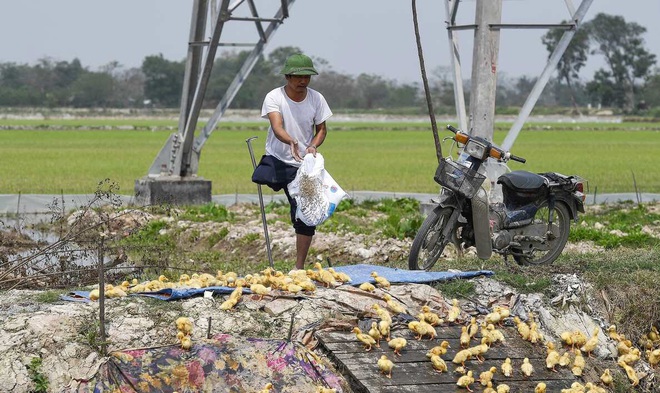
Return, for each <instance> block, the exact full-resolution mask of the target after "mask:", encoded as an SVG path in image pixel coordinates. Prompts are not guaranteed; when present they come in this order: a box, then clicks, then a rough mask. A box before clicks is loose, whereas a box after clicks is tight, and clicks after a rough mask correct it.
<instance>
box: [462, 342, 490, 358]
mask: <svg viewBox="0 0 660 393" xmlns="http://www.w3.org/2000/svg"><path fill="white" fill-rule="evenodd" d="M489 348H490V347H489V346H488V339H487V338H486V337H482V338H481V344H479V345H475V346H474V347H470V348H468V349H467V350H468V351H470V352H471V353H472V356H474V357H476V358H477V360H479V361H480V362H483V361H484V358H483V356H482V355H483V354H485V353H486V352H488V349H489Z"/></svg>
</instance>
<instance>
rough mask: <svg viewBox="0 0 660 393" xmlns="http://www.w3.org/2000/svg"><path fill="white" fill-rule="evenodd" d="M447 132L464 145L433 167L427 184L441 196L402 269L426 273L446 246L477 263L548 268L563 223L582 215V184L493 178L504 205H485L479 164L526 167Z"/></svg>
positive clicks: (550, 175) (556, 176)
mask: <svg viewBox="0 0 660 393" xmlns="http://www.w3.org/2000/svg"><path fill="white" fill-rule="evenodd" d="M447 129H448V130H450V131H452V132H453V133H454V135H453V137H452V138H451V139H453V140H454V141H455V143H458V144H459V146H460V145H462V146H463V148H462V153H461V154H460V156H459V158H458V159H457V160H456V161H454V160H452V158H451V155H450V156H448V157H447V158H445V159H443V160H441V161H440V163H439V165H438V168H437V170H436V172H435V176H434V180H435V181H436V182H437V183H439V184H440V185H441V186H442V189H441V192H440V195H439V198H438V199H437V201H436V202H437V206H436V207H435V208H433V210H432V211H431V212H430V213H429V215H428V216H427V217H426V219H425V220H424V222H423V223H422V225H421V226H420V228H419V231H418V232H417V235H416V236H415V239H414V241H413V244H412V247H411V250H410V255H409V257H408V265H409V268H410V269H411V270H422V269H423V270H429V269H431V268H432V267H433V265H434V264H435V263H436V262H437V261H438V259H440V257H441V256H442V254H443V251H444V250H445V248H446V247H447V245H448V244H449V243H450V242H451V243H452V244H453V245H454V246H455V247H456V250H457V252H458V253H461V252H462V251H463V250H465V249H467V248H469V247H471V246H475V247H476V250H477V256H478V257H479V258H481V259H488V258H490V257H491V255H492V254H493V252H494V253H497V254H500V255H502V256H503V257H504V259H505V260H507V258H508V256H512V257H513V259H514V260H515V261H516V262H517V263H519V264H521V265H526V264H532V265H540V264H551V263H552V262H554V261H555V260H556V259H557V258H558V257H559V255H560V254H561V253H562V251H563V249H564V246H565V245H566V242H567V241H568V235H569V230H570V221H571V220H574V221H577V218H578V212H580V213H584V201H585V197H586V195H585V194H584V185H585V181H584V179H582V178H580V177H578V176H565V175H562V174H560V173H555V172H546V173H539V174H536V173H531V172H527V171H512V172H508V173H504V174H503V175H501V176H499V177H498V178H497V184H498V185H499V186H501V193H502V199H503V201H493V202H489V200H488V195H487V192H486V190H485V189H484V187H482V184H483V183H484V180H485V179H486V176H485V174H484V173H485V167H486V165H485V163H486V161H487V160H488V159H489V158H491V159H493V160H495V161H496V162H499V163H503V164H506V162H508V161H509V160H513V161H518V162H520V163H525V162H526V160H525V159H524V158H522V157H518V156H515V155H513V154H511V153H510V152H508V151H504V150H502V149H501V148H499V147H497V146H496V145H493V144H492V143H490V142H489V141H487V140H486V139H484V138H480V137H475V136H470V135H468V134H466V133H463V132H461V131H460V130H458V129H456V128H454V127H453V126H451V125H448V126H447ZM496 187H497V186H496Z"/></svg>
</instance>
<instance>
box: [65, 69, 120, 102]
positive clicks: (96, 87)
mask: <svg viewBox="0 0 660 393" xmlns="http://www.w3.org/2000/svg"><path fill="white" fill-rule="evenodd" d="M113 83H114V81H113V79H112V76H110V75H109V74H105V73H102V72H86V73H84V74H83V75H81V76H80V77H79V78H78V79H76V81H75V82H74V83H73V85H72V86H71V104H73V106H75V107H83V108H92V107H105V106H108V104H110V101H111V99H112V89H113Z"/></svg>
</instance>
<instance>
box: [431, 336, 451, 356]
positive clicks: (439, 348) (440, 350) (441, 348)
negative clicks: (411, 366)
mask: <svg viewBox="0 0 660 393" xmlns="http://www.w3.org/2000/svg"><path fill="white" fill-rule="evenodd" d="M447 348H451V347H450V346H449V341H446V340H443V341H442V342H441V343H440V345H436V346H435V347H433V348H431V349H429V351H428V352H426V357H428V358H430V357H431V356H432V355H438V356H442V355H444V354H446V353H447Z"/></svg>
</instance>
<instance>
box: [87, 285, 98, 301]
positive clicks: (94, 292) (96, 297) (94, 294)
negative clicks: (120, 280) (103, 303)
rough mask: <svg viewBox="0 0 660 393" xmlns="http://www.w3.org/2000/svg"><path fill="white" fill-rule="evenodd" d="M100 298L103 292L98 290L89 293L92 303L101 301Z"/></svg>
mask: <svg viewBox="0 0 660 393" xmlns="http://www.w3.org/2000/svg"><path fill="white" fill-rule="evenodd" d="M99 297H101V291H99V289H98V288H95V289H92V290H91V291H89V300H92V301H95V300H99Z"/></svg>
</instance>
